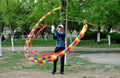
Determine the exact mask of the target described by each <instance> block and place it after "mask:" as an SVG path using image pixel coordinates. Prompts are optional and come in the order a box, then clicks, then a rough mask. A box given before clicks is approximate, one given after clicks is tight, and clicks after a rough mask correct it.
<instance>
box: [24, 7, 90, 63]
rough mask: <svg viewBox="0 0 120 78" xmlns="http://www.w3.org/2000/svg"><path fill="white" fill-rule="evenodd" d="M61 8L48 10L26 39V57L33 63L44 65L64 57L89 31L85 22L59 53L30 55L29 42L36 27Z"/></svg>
mask: <svg viewBox="0 0 120 78" xmlns="http://www.w3.org/2000/svg"><path fill="white" fill-rule="evenodd" d="M58 9H60V8H55V9H53V10H52V11H50V12H48V13H47V14H46V15H44V16H43V17H42V18H41V19H40V20H39V21H38V23H37V24H36V25H35V26H34V27H33V29H32V30H31V32H30V34H29V35H28V38H27V39H26V43H25V45H24V50H25V51H24V55H25V57H26V59H27V60H30V61H32V62H33V63H39V64H40V65H43V64H45V63H47V62H53V61H54V60H55V59H57V58H58V57H62V56H63V55H64V54H65V53H68V52H69V51H71V50H72V49H73V48H75V47H76V45H77V44H78V43H79V42H80V40H81V38H82V37H84V33H85V32H86V31H87V29H88V25H87V24H85V25H84V26H83V28H82V30H81V32H80V33H79V35H78V36H77V37H76V38H75V40H74V41H73V42H72V43H71V44H70V45H69V46H68V47H67V49H65V50H63V51H60V52H57V53H53V54H50V55H49V54H48V55H45V56H44V57H40V58H34V57H32V56H30V55H29V52H28V46H29V43H30V41H31V39H32V37H33V33H34V31H35V30H36V28H37V27H38V26H39V25H40V23H41V22H42V21H43V20H44V19H45V18H46V17H47V16H49V15H51V14H52V12H53V11H55V10H58Z"/></svg>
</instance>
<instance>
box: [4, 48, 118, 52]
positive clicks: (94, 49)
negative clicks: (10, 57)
mask: <svg viewBox="0 0 120 78" xmlns="http://www.w3.org/2000/svg"><path fill="white" fill-rule="evenodd" d="M54 48H55V47H33V50H35V51H54ZM2 50H3V51H11V47H2ZM15 51H24V48H23V47H15ZM72 51H93V52H101V51H102V52H103V51H104V52H105V51H107V52H114V51H115V52H120V48H88V47H76V48H74V49H73V50H72Z"/></svg>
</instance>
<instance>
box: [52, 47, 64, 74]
mask: <svg viewBox="0 0 120 78" xmlns="http://www.w3.org/2000/svg"><path fill="white" fill-rule="evenodd" d="M64 49H65V47H56V48H55V51H54V52H59V51H62V50H64ZM64 58H65V55H63V56H62V57H61V69H60V73H63V72H64ZM57 61H58V58H57V59H56V60H55V61H54V62H53V72H56V70H57Z"/></svg>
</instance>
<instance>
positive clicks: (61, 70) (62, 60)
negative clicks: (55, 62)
mask: <svg viewBox="0 0 120 78" xmlns="http://www.w3.org/2000/svg"><path fill="white" fill-rule="evenodd" d="M64 58H65V55H63V56H62V58H61V69H60V73H61V74H64Z"/></svg>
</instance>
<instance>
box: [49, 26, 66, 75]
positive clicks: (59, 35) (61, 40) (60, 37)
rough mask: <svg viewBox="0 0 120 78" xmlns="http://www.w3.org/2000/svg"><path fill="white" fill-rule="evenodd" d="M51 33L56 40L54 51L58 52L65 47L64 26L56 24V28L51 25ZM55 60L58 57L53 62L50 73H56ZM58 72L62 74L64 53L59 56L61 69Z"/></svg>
mask: <svg viewBox="0 0 120 78" xmlns="http://www.w3.org/2000/svg"><path fill="white" fill-rule="evenodd" d="M51 31H52V33H53V39H55V40H56V47H55V51H54V52H59V51H62V50H64V49H65V32H64V26H63V25H58V26H57V30H56V29H55V28H54V26H52V29H51ZM57 61H58V58H57V59H56V60H55V61H54V62H53V71H52V74H55V73H56V70H57ZM60 74H64V55H63V56H62V57H61V69H60Z"/></svg>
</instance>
